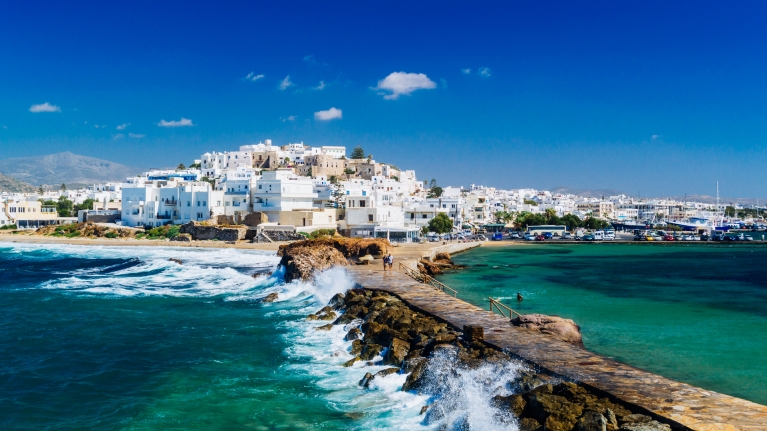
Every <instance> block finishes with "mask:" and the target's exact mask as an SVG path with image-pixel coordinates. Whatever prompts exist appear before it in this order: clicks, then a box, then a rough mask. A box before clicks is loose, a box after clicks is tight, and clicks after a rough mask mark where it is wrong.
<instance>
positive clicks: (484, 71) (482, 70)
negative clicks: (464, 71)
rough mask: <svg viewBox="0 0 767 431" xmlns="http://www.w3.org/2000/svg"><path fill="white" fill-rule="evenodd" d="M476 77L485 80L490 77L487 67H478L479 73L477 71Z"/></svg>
mask: <svg viewBox="0 0 767 431" xmlns="http://www.w3.org/2000/svg"><path fill="white" fill-rule="evenodd" d="M477 75H479V76H484V77H485V78H489V77H490V69H489V68H487V67H480V68H479V71H477Z"/></svg>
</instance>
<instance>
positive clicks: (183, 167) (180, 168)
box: [176, 163, 186, 171]
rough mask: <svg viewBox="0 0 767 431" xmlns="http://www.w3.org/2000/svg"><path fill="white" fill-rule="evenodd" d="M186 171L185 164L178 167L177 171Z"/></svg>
mask: <svg viewBox="0 0 767 431" xmlns="http://www.w3.org/2000/svg"><path fill="white" fill-rule="evenodd" d="M184 169H186V166H184V164H183V163H179V164H178V166H176V170H177V171H183V170H184Z"/></svg>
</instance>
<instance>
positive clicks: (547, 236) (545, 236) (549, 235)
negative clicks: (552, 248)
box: [541, 232, 554, 239]
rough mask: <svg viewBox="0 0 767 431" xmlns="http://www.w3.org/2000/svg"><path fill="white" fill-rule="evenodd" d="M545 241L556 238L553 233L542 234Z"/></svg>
mask: <svg viewBox="0 0 767 431" xmlns="http://www.w3.org/2000/svg"><path fill="white" fill-rule="evenodd" d="M541 235H542V236H543V238H544V239H551V238H553V237H554V235H552V234H551V232H544V233H542V234H541Z"/></svg>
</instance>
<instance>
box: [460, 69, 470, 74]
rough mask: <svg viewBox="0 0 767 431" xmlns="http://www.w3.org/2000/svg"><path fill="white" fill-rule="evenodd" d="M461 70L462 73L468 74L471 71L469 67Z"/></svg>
mask: <svg viewBox="0 0 767 431" xmlns="http://www.w3.org/2000/svg"><path fill="white" fill-rule="evenodd" d="M461 72H462V73H463V74H464V75H468V74H470V73H471V69H461Z"/></svg>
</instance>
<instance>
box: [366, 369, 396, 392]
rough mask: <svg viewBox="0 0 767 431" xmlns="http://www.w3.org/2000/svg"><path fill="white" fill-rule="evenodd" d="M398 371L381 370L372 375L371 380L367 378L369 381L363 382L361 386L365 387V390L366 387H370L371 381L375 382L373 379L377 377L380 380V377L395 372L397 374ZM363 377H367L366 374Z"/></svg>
mask: <svg viewBox="0 0 767 431" xmlns="http://www.w3.org/2000/svg"><path fill="white" fill-rule="evenodd" d="M398 371H399V368H386V369H383V370H381V371H379V372H377V373H375V374H374V375H373V377H371V378H369V379H367V380H365V384H363V385H362V386H364V387H366V388H367V387H368V386H370V382H372V381H373V380H375V378H376V377H379V378H380V377H386V376H388V375H389V374H394V373H396V372H398ZM365 377H367V374H366V375H365Z"/></svg>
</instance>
